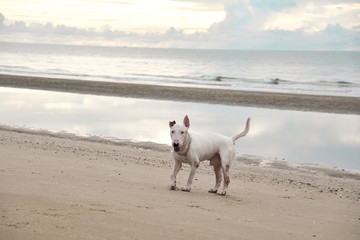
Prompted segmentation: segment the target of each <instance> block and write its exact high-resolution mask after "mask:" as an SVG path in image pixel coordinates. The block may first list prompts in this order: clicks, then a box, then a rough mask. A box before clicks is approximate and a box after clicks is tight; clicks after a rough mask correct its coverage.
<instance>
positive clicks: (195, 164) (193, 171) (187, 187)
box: [182, 161, 200, 192]
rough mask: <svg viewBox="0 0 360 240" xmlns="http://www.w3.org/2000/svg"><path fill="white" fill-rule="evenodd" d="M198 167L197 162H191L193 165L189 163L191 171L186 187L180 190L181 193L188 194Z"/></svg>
mask: <svg viewBox="0 0 360 240" xmlns="http://www.w3.org/2000/svg"><path fill="white" fill-rule="evenodd" d="M199 165H200V162H199V161H195V162H193V163H190V166H191V170H190V174H189V178H188V181H187V184H186V187H183V188H182V191H184V192H190V190H191V185H192V183H193V180H194V176H195V173H196V169H197V168H198V167H199Z"/></svg>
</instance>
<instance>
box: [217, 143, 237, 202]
mask: <svg viewBox="0 0 360 240" xmlns="http://www.w3.org/2000/svg"><path fill="white" fill-rule="evenodd" d="M234 156H235V150H233V151H230V152H228V153H226V154H222V155H221V156H220V157H221V168H222V171H223V175H224V185H223V190H222V192H218V194H219V195H223V196H225V195H226V189H227V188H228V187H229V183H230V164H231V161H232V159H233V158H234Z"/></svg>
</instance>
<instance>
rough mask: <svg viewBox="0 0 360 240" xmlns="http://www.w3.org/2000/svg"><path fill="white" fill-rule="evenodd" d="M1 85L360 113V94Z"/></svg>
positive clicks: (22, 81) (30, 82) (8, 79)
mask: <svg viewBox="0 0 360 240" xmlns="http://www.w3.org/2000/svg"><path fill="white" fill-rule="evenodd" d="M0 86H3V87H15V88H29V89H42V90H50V91H65V92H74V93H83V94H95V95H110V96H122V97H133V98H148V99H155V100H173V101H185V102H203V103H212V104H223V105H238V106H245V107H262V108H275V109H284V110H300V111H316V112H329V113H343V114H360V97H344V96H323V95H308V94H288V93H274V92H256V91H239V90H225V89H212V88H195V87H178V86H176V87H175V86H157V85H148V84H131V83H118V82H99V81H85V80H70V79H58V78H40V77H28V76H13V75H0Z"/></svg>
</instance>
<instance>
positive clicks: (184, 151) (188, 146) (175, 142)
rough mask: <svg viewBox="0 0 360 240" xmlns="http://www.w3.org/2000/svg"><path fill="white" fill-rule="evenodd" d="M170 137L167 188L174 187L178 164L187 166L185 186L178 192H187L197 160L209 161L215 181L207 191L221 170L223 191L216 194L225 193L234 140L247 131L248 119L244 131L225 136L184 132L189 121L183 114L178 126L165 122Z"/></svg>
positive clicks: (211, 191) (217, 183)
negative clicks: (171, 167) (171, 166)
mask: <svg viewBox="0 0 360 240" xmlns="http://www.w3.org/2000/svg"><path fill="white" fill-rule="evenodd" d="M169 125H170V136H171V140H172V146H173V148H174V151H173V156H174V161H175V164H174V171H173V173H172V175H171V183H170V190H175V189H176V175H177V174H178V172H179V171H180V169H181V166H182V163H188V164H190V166H191V171H190V175H189V178H188V181H187V184H186V187H184V188H182V191H185V192H190V190H191V184H192V182H193V179H194V176H195V172H196V169H197V168H198V167H199V165H200V162H201V161H204V160H210V165H211V166H214V172H215V177H216V184H215V187H214V188H213V189H210V190H209V192H210V193H217V192H218V189H219V187H220V184H221V169H222V172H223V175H224V186H223V190H222V191H221V192H219V193H218V194H219V195H225V194H226V189H227V188H228V186H229V183H230V177H229V169H230V166H231V162H232V160H233V159H234V157H235V141H236V140H237V139H239V138H241V137H244V136H246V134H247V133H248V132H249V127H250V118H248V119H247V122H246V127H245V130H244V131H243V132H242V133H239V134H237V135H235V136H233V137H226V136H224V135H221V134H218V133H195V132H192V133H191V134H190V133H189V132H188V130H189V127H190V121H189V118H188V116H185V118H184V122H183V124H182V125H178V124H176V122H175V121H172V122H169Z"/></svg>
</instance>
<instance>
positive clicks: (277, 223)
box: [0, 128, 360, 240]
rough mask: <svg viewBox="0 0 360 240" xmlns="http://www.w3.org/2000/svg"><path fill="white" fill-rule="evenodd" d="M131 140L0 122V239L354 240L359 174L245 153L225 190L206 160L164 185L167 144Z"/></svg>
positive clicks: (359, 230)
mask: <svg viewBox="0 0 360 240" xmlns="http://www.w3.org/2000/svg"><path fill="white" fill-rule="evenodd" d="M135 145H136V144H135ZM135 145H132V144H131V142H130V143H129V142H125V143H121V142H120V143H114V142H109V141H105V140H99V139H96V138H93V139H86V138H80V137H74V136H71V135H65V134H49V133H46V132H32V131H28V130H25V131H24V130H16V131H15V130H14V129H9V128H2V129H0V211H1V213H0V218H1V222H0V239H2V240H6V239H46V240H48V239H276V240H278V239H299V240H300V239H301V240H303V239H326V240H328V239H344V240H345V239H346V240H351V239H354V240H355V239H356V240H357V239H359V236H360V201H359V200H360V177H359V175H356V174H350V173H346V172H343V171H341V170H339V171H335V170H333V171H330V172H328V173H326V172H321V173H320V172H317V173H315V172H314V171H311V172H309V171H308V172H307V171H300V170H298V169H292V168H288V167H284V166H282V167H280V168H274V167H260V166H252V165H249V164H245V163H246V162H247V161H251V159H247V158H246V157H243V158H242V159H240V161H234V165H233V167H232V169H231V174H232V175H231V183H230V188H229V191H228V194H227V196H225V197H222V196H218V195H214V194H210V193H208V192H207V190H208V189H210V188H211V187H213V185H214V180H215V178H214V175H213V173H212V169H211V168H210V166H209V165H208V163H207V162H204V163H202V164H201V165H200V168H199V171H198V173H197V175H196V176H195V182H194V185H193V189H192V191H191V192H190V193H187V192H181V191H170V190H168V187H169V181H170V177H169V176H170V173H171V169H172V159H171V155H170V149H169V147H167V146H162V145H156V144H149V143H147V144H146V143H144V144H137V145H136V146H135ZM253 163H254V162H253ZM183 168H184V169H183V170H182V171H181V172H180V173H179V179H178V184H179V186H183V185H184V184H185V182H186V178H187V175H188V173H189V168H188V167H187V166H184V167H183ZM329 173H331V174H329ZM329 175H333V176H335V175H336V176H337V177H331V176H329Z"/></svg>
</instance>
